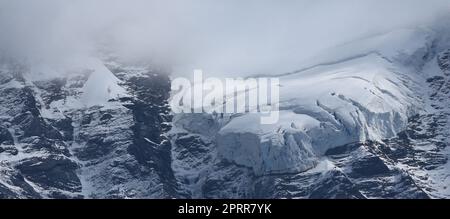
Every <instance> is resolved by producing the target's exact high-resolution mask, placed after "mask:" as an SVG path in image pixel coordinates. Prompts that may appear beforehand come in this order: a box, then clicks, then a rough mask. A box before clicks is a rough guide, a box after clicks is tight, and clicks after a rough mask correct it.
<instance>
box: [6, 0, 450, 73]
mask: <svg viewBox="0 0 450 219" xmlns="http://www.w3.org/2000/svg"><path fill="white" fill-rule="evenodd" d="M0 10H1V13H0V18H1V19H0V29H1V30H2V34H1V36H0V37H1V38H0V39H1V40H0V48H1V49H2V50H3V51H8V54H10V55H11V54H17V55H19V56H26V57H32V58H33V59H40V60H43V61H47V62H60V61H58V59H59V60H60V59H74V58H75V57H78V56H87V55H93V54H95V52H96V51H97V50H98V47H99V44H102V45H103V44H107V45H108V47H109V48H114V50H115V51H116V52H118V53H121V54H122V55H121V56H123V57H125V56H127V57H130V58H135V59H146V60H152V61H153V62H154V63H158V64H161V65H163V66H168V67H169V68H171V71H172V72H174V73H177V74H184V75H186V74H192V70H193V69H197V68H201V69H204V70H205V72H207V73H208V74H214V75H223V74H226V75H239V74H256V73H261V74H268V73H274V72H276V73H280V72H286V71H291V70H295V69H297V68H300V67H303V66H299V63H300V62H301V61H302V60H305V59H307V58H310V57H312V56H314V55H316V54H318V53H319V52H324V51H326V50H327V49H329V48H331V47H333V46H336V45H339V44H342V43H346V42H350V41H352V40H355V39H359V38H363V37H368V36H371V35H374V34H380V33H384V32H388V31H391V30H393V29H396V28H400V27H417V26H421V25H427V24H429V23H430V22H433V21H435V20H436V19H437V18H439V17H440V16H441V15H444V14H446V13H448V12H449V10H450V6H449V4H448V2H447V1H445V0H432V1H427V2H424V1H420V0H397V1H389V0H382V1H379V0H364V1H355V0H343V1H327V0H319V1H312V0H296V1H283V2H279V1H271V0H263V1H254V0H248V1H235V0H232V1H206V0H191V1H180V0H170V1H159V0H151V1H145V0H131V1H122V0H112V1H111V0H109V1H106V0H96V1H89V0H81V1H70V0H63V1H58V0H40V1H33V2H30V1H26V0H18V1H9V0H2V1H0Z"/></svg>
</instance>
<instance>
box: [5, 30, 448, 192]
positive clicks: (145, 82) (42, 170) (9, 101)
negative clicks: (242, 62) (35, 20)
mask: <svg viewBox="0 0 450 219" xmlns="http://www.w3.org/2000/svg"><path fill="white" fill-rule="evenodd" d="M446 30H447V29H446V28H430V29H429V28H412V29H398V30H393V31H390V32H387V33H383V34H379V35H375V36H370V37H366V38H364V39H359V40H355V41H353V42H349V43H347V44H345V45H341V46H338V47H335V48H333V49H331V50H329V51H327V53H325V54H322V55H318V56H317V57H313V58H312V59H311V60H310V61H305V62H304V63H300V66H303V67H302V68H300V69H299V70H296V71H293V72H288V73H283V74H273V75H271V76H276V77H279V78H280V82H281V86H280V92H281V96H280V98H281V102H280V109H281V112H280V120H279V122H278V123H276V124H273V125H260V123H259V117H260V115H257V114H233V115H231V114H226V115H215V114H173V113H171V111H170V107H169V105H168V100H169V98H170V76H168V74H166V73H165V72H163V71H162V70H160V69H152V68H151V66H145V65H138V64H130V63H127V62H125V61H122V60H121V59H120V57H114V56H107V57H106V58H105V57H103V58H90V59H86V62H84V64H83V65H82V66H81V67H80V66H78V67H76V68H72V69H70V70H60V71H63V72H58V74H46V71H50V69H48V68H37V67H35V66H30V65H29V64H25V63H22V62H17V61H13V60H8V59H4V60H2V61H1V63H2V65H1V68H0V91H1V94H2V95H1V96H0V121H1V123H0V171H1V174H0V197H2V198H449V197H450V188H448V185H450V179H449V177H448V176H449V174H450V172H449V170H450V167H449V166H448V165H449V164H448V158H449V156H450V151H449V147H447V145H448V143H449V139H450V138H449V134H450V133H449V131H448V130H449V129H448V128H449V127H448V126H449V125H448V121H449V116H450V113H449V112H450V110H449V109H448V103H449V95H450V94H449V92H450V84H449V77H450V44H449V43H448V42H450V41H449V39H450V37H449V35H448V34H447V31H446Z"/></svg>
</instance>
